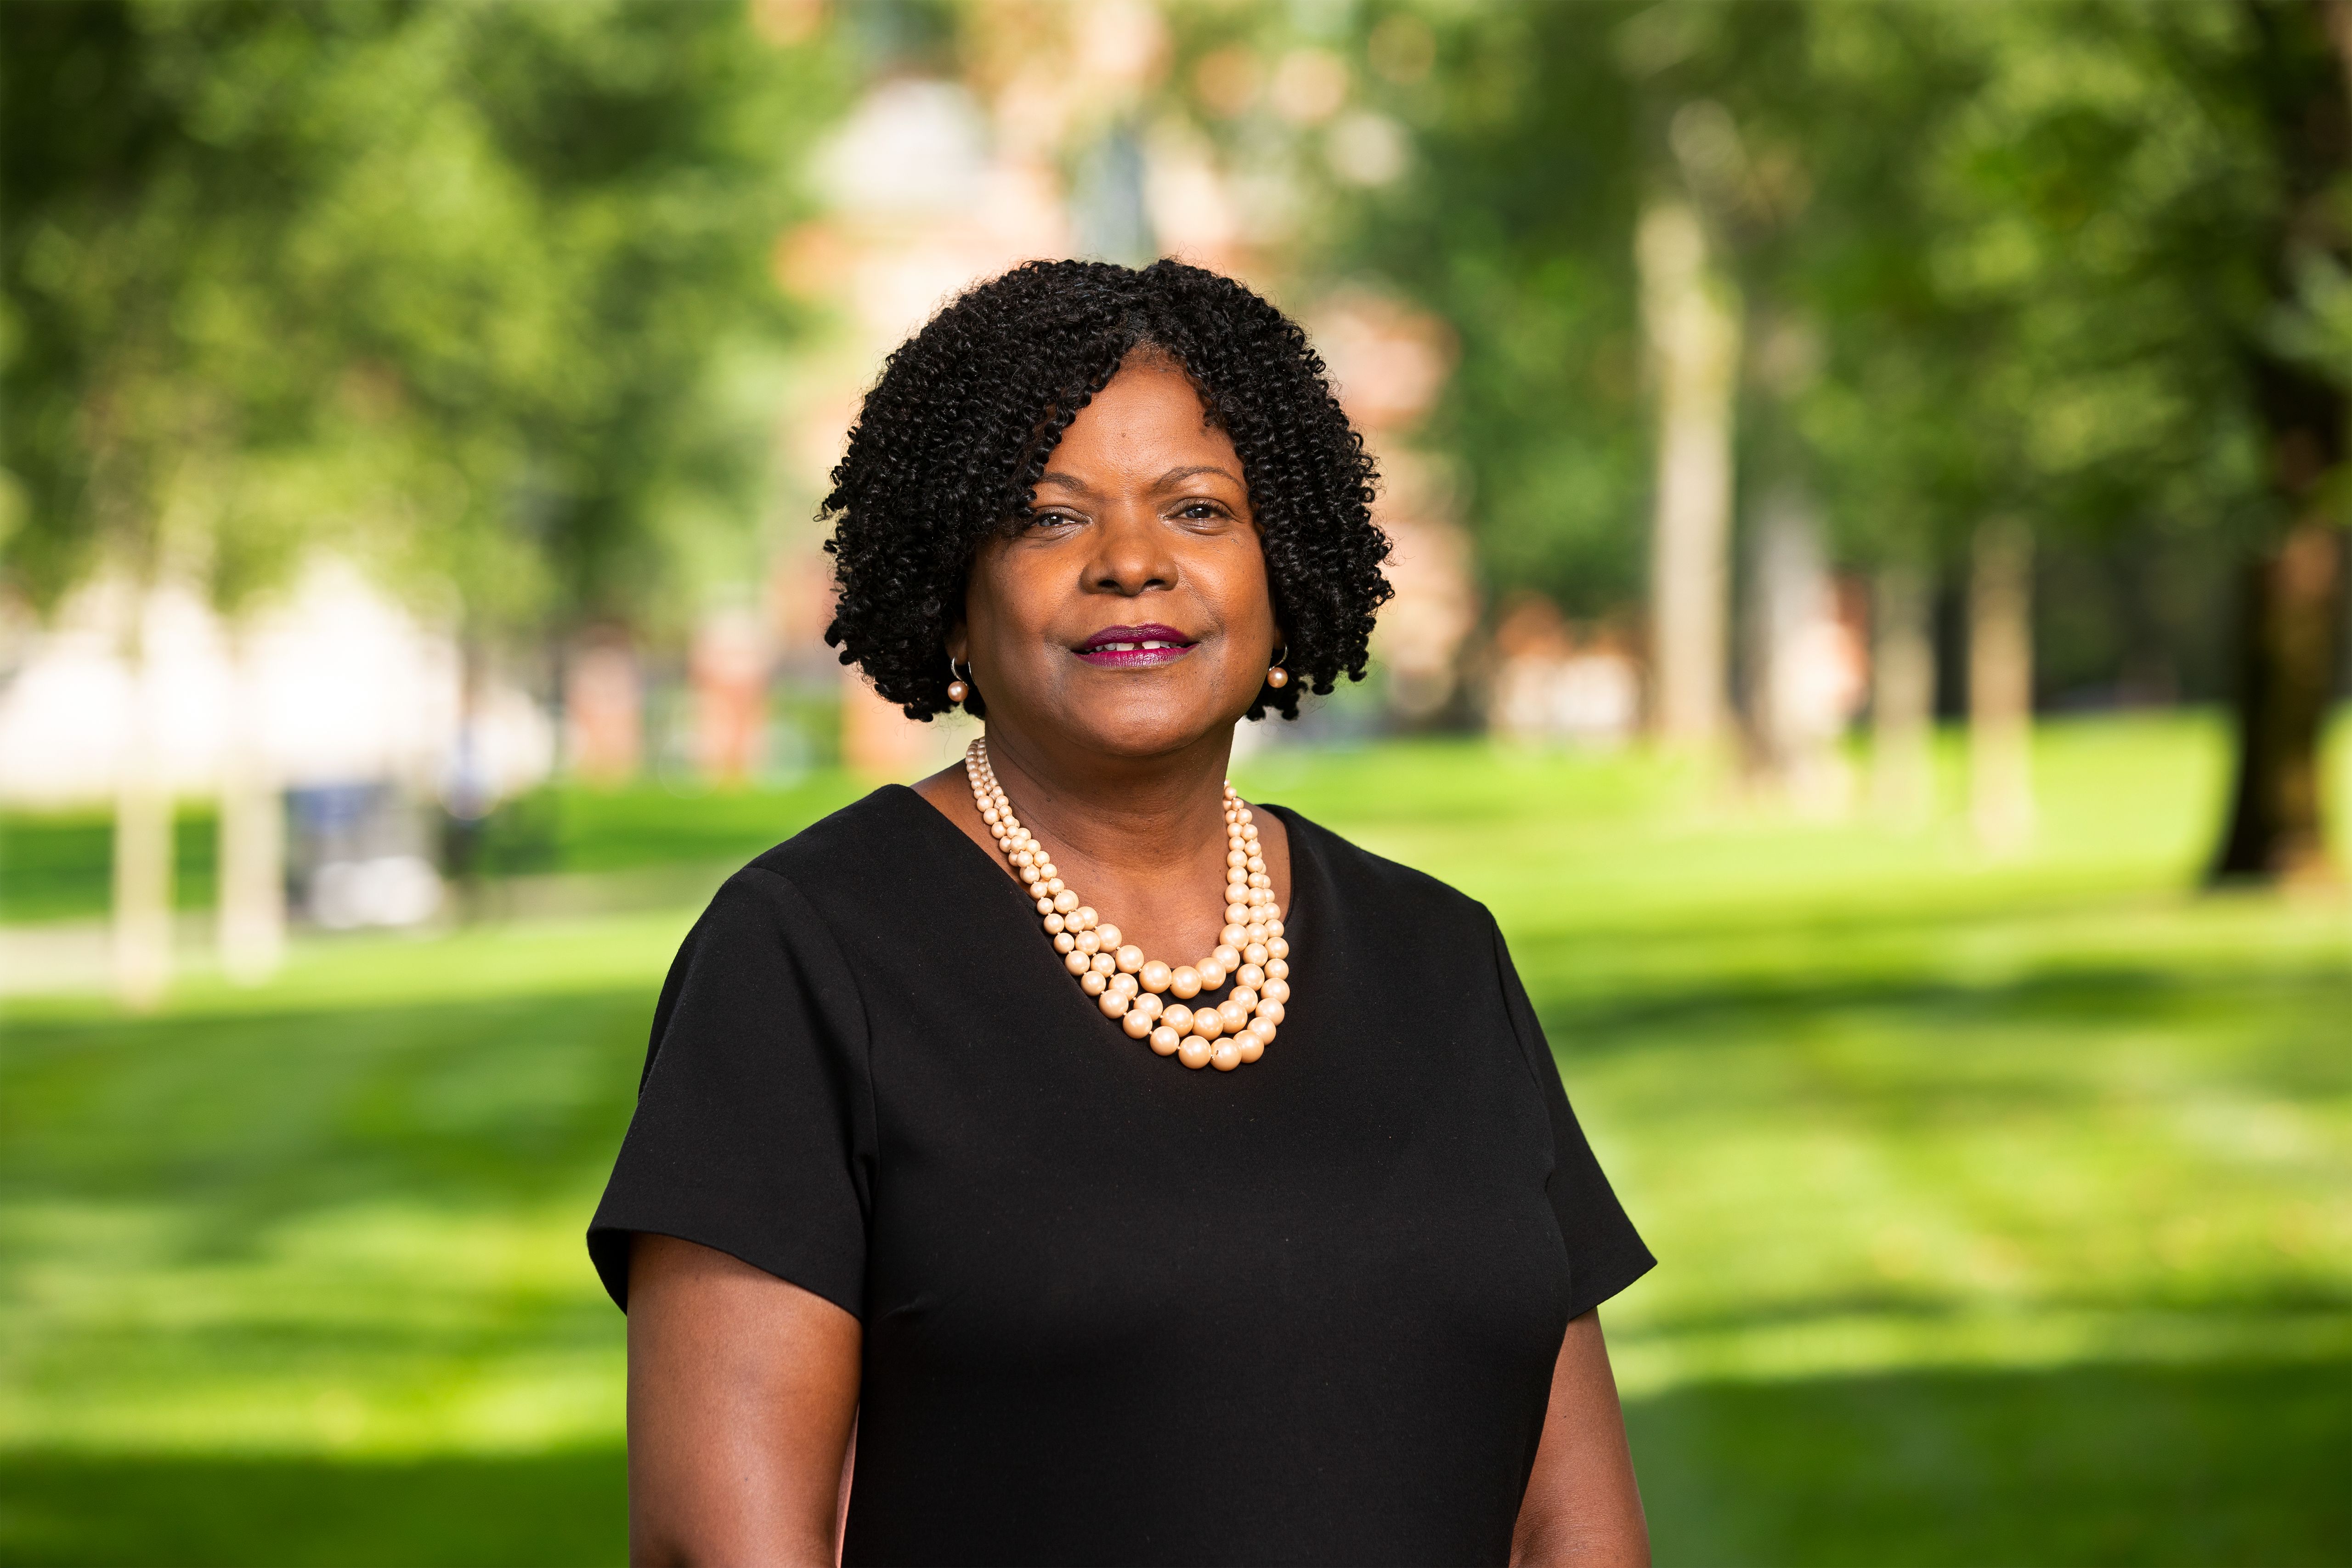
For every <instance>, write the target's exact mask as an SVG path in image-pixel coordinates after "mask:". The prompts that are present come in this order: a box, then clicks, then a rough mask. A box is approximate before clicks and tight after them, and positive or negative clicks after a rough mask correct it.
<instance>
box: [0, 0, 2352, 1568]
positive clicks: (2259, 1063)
mask: <svg viewBox="0 0 2352 1568" xmlns="http://www.w3.org/2000/svg"><path fill="white" fill-rule="evenodd" d="M2347 51H2352V10H2347V5H2344V4H2343V3H2342V0H2326V3H2307V0H2283V3H2279V4H2249V3H2243V0H2175V3H2171V4H2165V5H2130V4H2121V3H2112V4H2090V3H2058V0H2051V3H2042V4H2032V5H2026V4H1997V3H1992V0H1971V3H1937V0H1916V3H1913V4H1906V5H1869V4H1826V3H1822V4H1800V3H1771V0H1753V3H1749V4H1743V5H1696V4H1685V3H1681V0H1659V3H1627V4H1613V3H1612V4H1603V3H1598V0H1596V3H1591V4H1577V5H1571V4H1566V3H1558V0H1555V3H1534V0H1283V3H1276V0H1260V3H1249V4H1243V3H1238V0H1156V3H1155V0H1094V3H1090V4H1085V5H1079V4H1066V3H1049V0H834V3H832V4H827V3H825V0H751V4H749V5H743V4H732V3H719V0H663V3H649V0H638V3H621V0H567V3H565V4H562V5H556V4H545V3H528V4H526V3H515V0H465V3H459V0H338V3H335V4H317V5H298V4H292V3H255V0H246V3H236V4H231V3H227V0H175V3H163V0H147V3H122V0H83V3H76V4H43V3H37V0H15V3H12V4H9V5H5V7H0V71H5V83H0V85H4V86H5V92H0V136H5V144H0V263H5V305H0V310H5V314H0V356H5V367H4V368H0V376H5V382H4V383H0V385H5V408H4V409H0V417H5V423H0V1006H5V1017H0V1030H5V1035H0V1128H5V1134H0V1556H5V1559H6V1560H7V1561H12V1562H25V1563H34V1562H39V1563H101V1562H104V1563H123V1562H142V1563H529V1562H548V1563H585V1562H590V1561H617V1560H619V1559H620V1557H621V1556H622V1554H623V1547H624V1537H623V1531H624V1523H625V1500H624V1496H623V1491H622V1475H623V1454H622V1426H621V1421H622V1408H621V1395H622V1370H623V1363H622V1321H621V1318H620V1316H619V1314H618V1313H616V1312H614V1310H613V1309H612V1308H611V1306H610V1304H609V1303H608V1302H607V1301H606V1300H604V1297H603V1295H602V1293H601V1292H600V1291H599V1289H597V1286H596V1284H595V1281H594V1279H593V1276H592V1275H591V1273H590V1271H589V1269H588V1267H587V1263H586V1259H585V1257H584V1254H583V1247H582V1241H581V1234H582V1230H583V1226H584V1223H585V1220H586V1217H587V1215H588V1213H589V1210H590V1208H591V1206H592V1205H593V1200H594V1197H595V1194H596V1193H597V1192H598V1190H599V1188H600V1186H601V1184H602V1181H603V1179H604V1173H605V1171H606V1169H607V1165H608V1162H609V1160H610V1158H611V1155H612V1152H613V1151H614V1148H615V1146H616V1144H617V1141H618V1139H619V1136H620V1133H621V1130H622V1128H623V1127H624V1126H625V1122H626V1120H627V1117H628V1114H629V1110H630V1104H631V1100H632V1098H633V1094H634V1090H635V1082H636V1073H637V1068H638V1065H639V1062H640V1060H641V1057H642V1053H643V1049H644V1043H645V1041H644V1036H645V1030H646V1024H647V1021H648V1018H649V1016H650V1014H651V1010H652V1004H653V999H654V994H655V991H656V986H657V984H658V982H659V978H660V975H661V973H662V972H663V970H664V969H665V967H666V966H667V962H668V960H669V957H670V954H671V952H672V951H673V950H674V947H675V945H676V942H677V940H678V938H679V937H680V936H681V935H682V933H683V931H684V930H685V928H686V926H687V924H688V922H689V921H690V920H691V919H692V917H693V915H694V913H695V912H696V910H697V909H698V906H699V904H700V902H701V900H704V899H705V898H707V897H708V895H709V891H710V890H711V889H712V888H714V887H715V886H716V884H717V883H718V881H719V879H722V878H723V877H724V876H725V875H726V874H727V872H728V871H729V870H730V869H731V868H733V867H735V866H736V865H739V864H740V863H741V862H742V861H743V860H744V859H746V858H749V857H751V855H753V854H755V853H757V852H758V851H759V850H761V849H762V848H764V847H767V846H768V845H770V844H772V843H773V842H774V841H776V840H778V839H780V838H782V837H787V836H789V835H790V834H792V833H793V832H794V831H795V830H797V829H798V828H799V827H801V826H803V825H804V824H806V823H807V822H809V821H811V820H813V819H814V818H815V817H816V816H820V815H823V814H824V813H825V812H827V811H829V810H832V809H834V808H835V807H836V806H838V805H842V804H845V803H846V802H847V801H849V800H852V799H854V798H856V796H857V795H860V794H861V793H863V792H864V791H866V789H868V788H870V787H872V786H873V785H874V784H876V783H877V782H879V781H884V780H890V779H901V780H903V779H908V778H912V777H915V776H917V775H919V773H925V772H928V771H929V770H930V769H932V768H933V767H936V766H938V765H939V764H940V763H941V762H943V761H944V760H946V759H947V758H948V757H950V756H951V755H952V754H953V753H954V752H956V751H957V750H959V749H960V748H961V744H962V742H963V740H964V733H963V731H961V730H960V729H959V728H958V727H957V725H956V724H954V723H952V722H940V723H934V724H929V725H919V724H915V723H911V722H909V721H906V720H905V719H904V718H903V717H901V716H900V715H899V714H898V712H897V711H896V710H893V709H891V708H890V707H888V706H887V704H884V703H883V702H881V701H880V700H878V699H877V698H876V697H875V696H874V694H873V693H872V691H871V690H870V689H868V688H866V687H865V686H864V685H863V684H861V683H860V681H859V680H858V679H856V675H855V673H854V672H850V671H845V670H843V669H842V668H840V666H839V665H838V664H837V663H836V662H835V659H834V658H833V656H832V653H831V650H829V649H828V648H826V647H824V642H823V640H822V634H823V630H824V625H825V622H826V619H827V613H828V612H827V603H828V593H829V588H828V583H827V575H826V571H825V558H824V554H823V552H822V542H823V541H822V536H821V533H820V532H819V531H818V530H817V529H816V528H815V526H814V524H813V523H812V521H811V516H812V512H813V510H814V506H815V504H816V500H817V499H818V497H819V496H820V495H821V494H822V492H823V490H824V485H825V475H826V473H827V470H828V469H829V468H830V467H831V465H832V464H833V463H834V461H835V459H836V458H837V457H838V455H839V453H840V450H841V447H842V442H843V437H844V433H845V429H846V428H847V426H848V423H849V421H850V420H851V418H852V417H853V416H854V414H855V410H856V404H857V400H858V397H859V395H860V394H861V392H862V390H863V388H864V387H865V386H866V384H867V383H868V382H869V381H870V380H871V378H872V377H873V375H874V374H875V373H876V370H877V365H878V363H879V360H880V358H881V356H882V355H883V354H884V353H887V351H888V350H889V349H890V348H891V347H892V346H893V345H894V344H896V343H897V342H899V341H900V340H901V339H902V338H903V337H904V336H905V335H906V334H907V333H908V332H909V331H911V330H912V329H914V328H915V327H917V326H918V325H919V323H920V322H921V321H924V320H925V319H926V317H927V316H928V315H929V313H930V312H931V311H932V310H935V309H936V308H937V307H938V306H939V305H940V303H941V302H942V301H943V300H945V299H946V298H948V297H950V296H951V295H952V294H953V293H954V292H955V291H957V290H958V289H961V288H963V287H964V286H966V285H967V284H969V283H971V282H972V281H975V280H977V279H982V278H985V277H987V276H990V275H992V274H993V273H995V272H997V271H999V270H1001V269H1003V268H1005V267H1007V266H1009V265H1012V264H1013V263H1015V262H1017V261H1020V260H1022V259H1024V258H1031V257H1040V256H1065V255H1083V256H1095V257H1103V258H1111V259H1115V260H1119V261H1126V262H1131V263H1139V262H1142V261H1144V260H1147V259H1149V258H1152V257H1154V256H1159V255H1174V256H1180V257H1182V258H1187V259H1191V260H1193V261H1196V262H1198V263H1200V264H1202V265H1203V266H1208V267H1213V268H1220V269H1223V270H1226V271H1230V272H1232V273H1234V274H1235V275H1237V276H1239V277H1241V278H1243V279H1246V280H1247V281H1249V282H1250V283H1251V284H1252V285H1253V286H1255V287H1256V288H1258V289H1262V290H1263V291H1265V293H1267V294H1268V295H1269V296H1271V297H1272V298H1273V299H1275V300H1276V301H1278V302H1279V303H1280V304H1282V305H1283V306H1284V307H1285V308H1286V310H1290V311H1291V312H1292V313H1293V314H1295V315H1296V316H1297V317H1298V319H1300V320H1301V321H1304V322H1305V323H1306V324H1307V326H1308V328H1309V330H1310V331H1312V333H1313V335H1314V337H1315V339H1316V341H1317V342H1318V345H1319V347H1320V350H1321V352H1322V353H1323V354H1324V356H1325V358H1326V360H1327V361H1328V363H1329V365H1330V368H1331V371H1332V374H1333V375H1334V377H1335V379H1336V381H1337V383H1338V384H1339V389H1340V391H1341V393H1342V395H1343V397H1344V399H1345V401H1346V403H1347V405H1348V406H1349V410H1350V412H1351V413H1352V414H1353V416H1354V417H1355V418H1356V420H1357V422H1358V423H1359V425H1360V427H1361V428H1362V429H1363V431H1364V432H1365V435H1366V437H1367V439H1368V441H1370V444H1371V445H1372V446H1373V447H1375V448H1376V450H1377V452H1378V454H1379V457H1380V461H1381V469H1382V471H1383V474H1384V475H1385V489H1384V492H1383V495H1382V498H1381V521H1382V523H1383V525H1384V526H1385V527H1386V528H1387V529H1388V530H1389V531H1390V533H1391V535H1392V537H1393V538H1394V540H1395V542H1396V557H1395V560H1394V563H1393V565H1392V568H1391V572H1392V576H1393V578H1394V581H1395V583H1396V585H1397V589H1398V594H1397V598H1396V601H1395V602H1394V603H1393V604H1392V605H1391V606H1390V608H1389V610H1388V613H1387V615H1386V616H1385V617H1384V618H1383V620H1382V623H1381V629H1380V633H1379V637H1378V641H1377V643H1376V655H1377V658H1376V662H1375V665H1374V668H1373V671H1372V676H1371V679H1370V680H1368V681H1367V682H1365V683H1364V684H1363V685H1361V686H1360V687H1351V688H1349V689H1344V690H1342V691H1341V692H1339V694H1337V695H1336V696H1334V697H1331V698H1329V699H1328V700H1319V701H1310V702H1309V703H1308V705H1307V713H1306V715H1305V717H1304V718H1303V719H1302V721H1299V722H1297V723H1296V724H1291V725H1283V724H1267V725H1244V727H1243V730H1242V732H1241V734H1240V736H1239V745H1238V748H1237V761H1236V764H1235V772H1236V776H1237V778H1238V780H1239V781H1240V783H1241V784H1243V786H1244V789H1245V790H1246V791H1248V792H1250V793H1252V794H1254V795H1259V796H1261V797H1266V798H1273V799H1276V800H1279V801H1282V802H1285V803H1287V804H1290V805H1296V806H1297V807H1299V808H1300V809H1302V810H1305V811H1307V813H1309V814H1310V815H1312V816H1316V817H1318V818H1319V819H1321V820H1323V821H1324V822H1326V823H1328V824H1329V825H1330V826H1334V827H1335V828H1337V829H1339V831H1341V832H1343V833H1346V834H1348V835H1349V836H1350V837H1355V838H1357V839H1358V840H1360V841H1361V842H1363V843H1365V844H1366V845H1368V846H1369V847H1372V848H1374V849H1376V850H1378V851H1380V852H1381V853H1384V854H1387V855H1390V856H1392V857H1394V858H1400V859H1402V860H1405V861H1407V862H1410V863H1413V864H1418V865H1423V866H1425V867H1429V868H1433V869H1436V870H1439V871H1441V872H1442V873H1443V874H1444V875H1446V876H1447V877H1448V878H1449V879H1454V880H1456V881H1457V882H1458V883H1459V884H1460V885H1462V886H1463V887H1465V889H1467V890H1468V891H1470V892H1471V893H1473V894H1475V896H1477V897H1478V898H1480V899H1482V900H1486V902H1487V903H1488V904H1490V905H1491V906H1492V907H1493V908H1494V909H1495V910H1496V913H1497V915H1498V916H1499V917H1500V919H1501V921H1502V922H1503V925H1504V928H1505V930H1506V931H1507V934H1508V936H1509V938H1510V940H1511V942H1512V946H1513V949H1514V952H1515V953H1516V955H1517V960H1518V963H1519V964H1520V966H1521V968H1522V970H1523V971H1524V973H1525V974H1526V976H1527V979H1528V984H1529V988H1530V990H1531V992H1532V993H1533V994H1534V996H1535V998H1536V1001H1537V1003H1538V1007H1539V1009H1540V1011H1541V1013H1542V1015H1543V1017H1544V1021H1545V1024H1546V1026H1547V1027H1548V1029H1549V1032H1550V1035H1551V1038H1552V1041H1553V1044H1554V1047H1555V1049H1556V1050H1557V1051H1558V1052H1559V1058H1560V1064H1561V1068H1562V1071H1563V1074H1564V1076H1565V1078H1566V1079H1567V1082H1568V1086H1569V1090H1570V1095H1571V1097H1572V1098H1573V1099H1574V1100H1576V1102H1577V1104H1578V1107H1579V1109H1580V1112H1581V1114H1582V1116H1583V1119H1584V1121H1585V1123H1586V1125H1587V1127H1588V1128H1589V1129H1590V1130H1591V1134H1592V1137H1593V1141H1594V1142H1595V1143H1596V1145H1597V1146H1598V1147H1599V1149H1600V1152H1601V1155H1602V1157H1603V1160H1604V1163H1606V1165H1607V1167H1608V1169H1609V1170H1610V1171H1611V1172H1612V1174H1613V1176H1614V1177H1615V1179H1616V1181H1617V1184H1618V1186H1619V1189H1620V1191H1621V1193H1622V1195H1623V1196H1624V1198H1625V1200H1626V1203H1627V1205H1628V1207H1629V1208H1630V1209H1631V1210H1632V1212H1633V1215H1634V1216H1635V1217H1636V1219H1637V1221H1638V1222H1639V1223H1640V1225H1641V1226H1642V1227H1643V1230H1644V1232H1645V1233H1646V1235H1647V1236H1648V1237H1649V1239H1650V1241H1651V1243H1652V1245H1653V1247H1654V1249H1655V1250H1656V1252H1657V1253H1658V1255H1659V1257H1660V1258H1661V1259H1662V1267H1661V1268H1659V1269H1658V1270H1657V1271H1656V1273H1655V1274H1654V1275H1653V1276H1652V1277H1651V1278H1649V1279H1645V1280H1644V1281H1643V1282H1642V1283H1641V1284H1640V1285H1639V1286H1637V1287H1635V1288H1634V1289H1633V1290H1631V1291H1629V1292H1628V1293H1627V1294H1626V1295H1625V1296H1624V1297H1622V1299H1620V1300H1618V1301H1616V1302H1613V1303H1612V1304H1611V1306H1610V1307H1609V1309H1608V1311H1607V1313H1606V1318H1607V1321H1608V1326H1609V1331H1610V1334H1611V1338H1612V1346H1613V1349H1614V1353H1615V1357H1616V1361H1617V1365H1618V1369H1619V1373H1620V1376H1621V1378H1622V1385H1623V1390H1624V1394H1625V1396H1626V1400H1627V1418H1628V1421H1629V1424H1630V1427H1631V1431H1632V1435H1633V1447H1634V1453H1635V1458H1636V1460H1637V1463H1638V1465H1639V1468H1640V1471H1641V1476H1642V1480H1643V1489H1644V1492H1645V1494H1646V1497H1647V1499H1648V1502H1649V1508H1650V1512H1651V1519H1652V1523H1653V1528H1654V1531H1655V1533H1656V1540H1657V1547H1658V1552H1659V1558H1660V1561H1661V1562H1663V1563H1791V1564H1794V1563H1856V1564H1863V1563H1868V1564H1885V1563H2265V1564H2272V1563H2346V1562H2352V1485H2347V1478H2348V1477H2352V1048H2347V1047H2352V903H2348V902H2347V897H2346V894H2345V891H2344V888H2343V883H2342V881H2341V870H2342V868H2343V865H2344V860H2343V858H2342V853H2343V852H2342V842H2341V837H2340V836H2341V833H2342V831H2343V825H2344V823H2345V821H2346V820H2347V812H2352V773H2347V768H2346V766H2345V762H2346V760H2347V759H2346V752H2347V745H2352V739H2348V737H2352V725H2347V724H2346V723H2345V722H2344V721H2343V719H2342V711H2343V710H2342V708H2341V700H2342V699H2343V698H2344V696H2345V695H2346V694H2347V689H2352V681H2347V659H2352V637H2347V594H2346V590H2345V583H2346V576H2347V537H2346V529H2345V522H2346V520H2347V516H2352V499H2347V496H2348V495H2352V492H2347V484H2352V469H2348V468H2347V465H2346V458H2347V396H2352V393H2347V388H2352V270H2347V269H2348V268H2352V114H2347V70H2348V69H2352V64H2347V62H2352V52H2347ZM2331 758H2333V759H2334V763H2333V765H2331V761H2330V759H2331ZM1218 1459H1219V1457H1218V1456H1208V1455H1203V1456H1199V1457H1198V1460H1199V1462H1200V1463H1202V1464H1203V1465H1205V1466H1209V1467H1211V1468H1213V1466H1214V1465H1215V1464H1216V1463H1217V1462H1218ZM1138 1462H1166V1460H1165V1457H1153V1458H1150V1459H1149V1460H1148V1461H1147V1458H1146V1457H1143V1456H1139V1458H1138Z"/></svg>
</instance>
